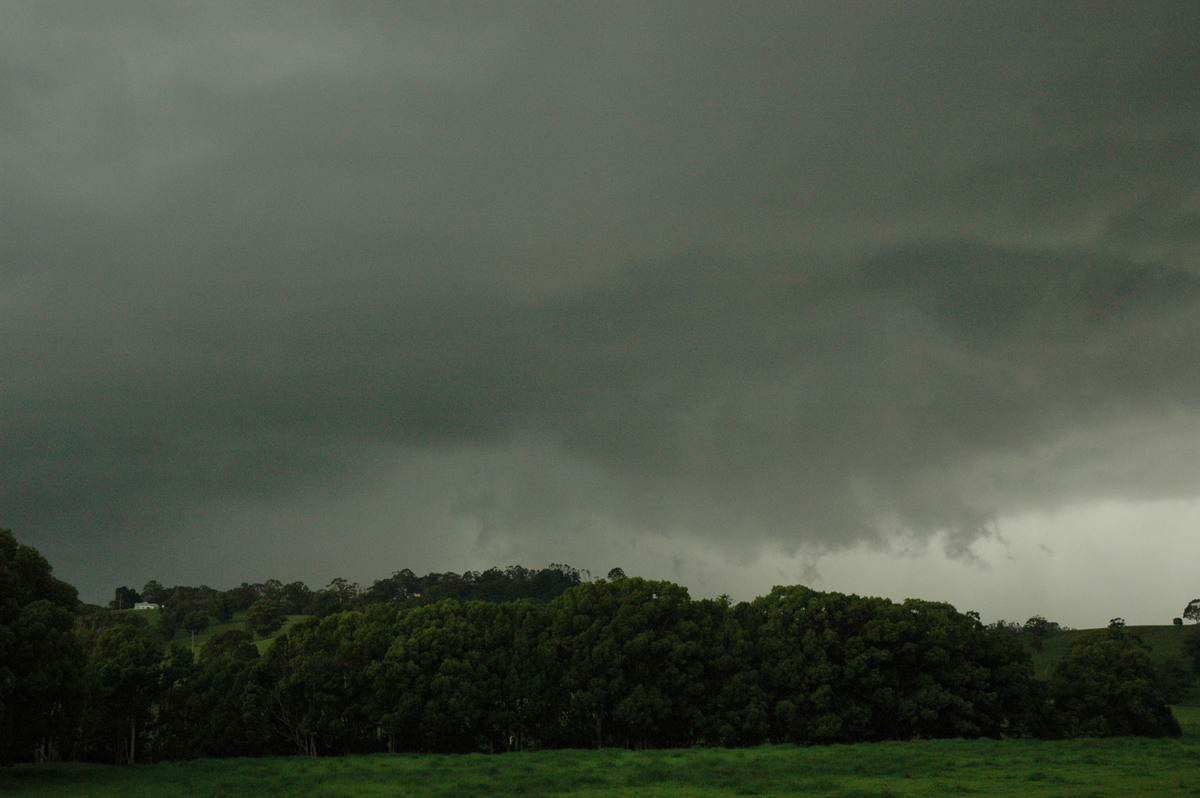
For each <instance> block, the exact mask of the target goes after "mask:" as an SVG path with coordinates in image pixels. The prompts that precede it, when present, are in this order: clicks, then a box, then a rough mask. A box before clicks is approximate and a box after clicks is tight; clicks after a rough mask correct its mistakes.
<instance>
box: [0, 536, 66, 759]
mask: <svg viewBox="0 0 1200 798" xmlns="http://www.w3.org/2000/svg"><path fill="white" fill-rule="evenodd" d="M78 603H79V600H78V597H77V593H76V591H75V588H73V587H71V586H70V585H68V584H67V583H66V582H62V581H60V580H58V579H55V578H54V577H53V576H51V568H50V564H49V563H48V562H46V560H45V558H43V557H42V555H41V554H39V553H38V552H37V550H36V549H34V548H32V547H30V546H24V545H21V544H19V543H17V541H16V538H14V537H13V535H12V533H11V532H9V531H8V530H7V529H0V762H13V761H27V760H30V759H56V758H58V756H59V752H60V750H61V746H62V744H63V742H64V737H65V735H66V733H67V732H68V730H69V729H70V728H71V726H72V725H73V724H74V721H75V718H76V716H77V714H78V712H79V710H80V707H81V702H82V689H81V688H82V684H83V678H82V673H83V663H84V653H83V648H82V646H81V644H80V642H79V639H78V637H77V636H76V635H75V634H74V631H73V630H74V624H75V610H76V607H77V606H78Z"/></svg>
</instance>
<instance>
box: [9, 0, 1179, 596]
mask: <svg viewBox="0 0 1200 798" xmlns="http://www.w3.org/2000/svg"><path fill="white" fill-rule="evenodd" d="M67 10H68V9H67V7H58V6H56V5H55V4H52V3H51V4H24V5H17V6H14V7H9V8H6V9H5V10H4V11H3V12H0V19H2V22H3V24H2V25H0V31H2V33H0V147H2V149H0V182H2V183H3V186H4V190H3V196H2V198H0V210H2V213H0V253H2V255H0V257H3V263H0V341H2V342H3V344H2V348H0V452H3V458H0V510H2V513H3V515H2V517H0V524H3V525H4V526H8V527H11V528H13V529H14V530H15V531H16V532H17V534H18V536H19V537H22V538H23V539H29V540H30V541H31V542H33V543H35V545H40V547H41V548H43V550H44V551H46V553H47V554H48V556H50V557H51V560H52V562H56V563H58V564H59V566H60V568H59V570H60V572H61V573H60V575H62V576H63V577H64V578H68V579H74V580H75V581H77V582H79V583H80V584H81V586H83V587H84V588H85V593H87V592H88V591H89V590H90V591H93V592H94V593H95V594H100V593H103V592H107V591H108V590H110V589H111V588H112V587H113V586H114V585H113V584H110V583H113V582H119V581H131V580H132V581H136V580H138V579H143V580H144V579H148V578H151V577H152V576H154V577H157V578H164V577H165V578H166V579H167V581H181V582H187V581H199V579H200V578H205V579H208V580H209V581H214V582H221V581H222V578H223V577H222V575H223V574H228V576H229V579H228V580H227V581H231V582H236V581H241V580H242V579H249V580H251V581H254V580H257V579H262V578H267V577H268V576H274V577H278V578H308V579H314V580H315V581H318V582H319V581H320V580H321V579H322V578H325V579H327V578H331V577H332V576H334V575H336V574H334V573H328V574H325V573H323V567H324V566H326V565H328V564H329V563H331V562H333V563H335V564H336V565H337V566H338V567H341V568H343V569H345V570H347V571H350V572H351V575H352V576H354V577H357V578H364V579H370V578H374V577H379V576H385V575H387V574H388V573H390V571H391V570H394V569H396V568H400V567H414V565H415V567H417V568H418V569H419V568H421V567H427V568H430V569H433V568H438V569H451V568H463V567H467V565H464V564H462V561H463V560H466V561H467V562H468V563H481V564H483V565H485V566H486V565H487V564H492V562H494V561H495V560H496V558H501V557H504V558H507V557H512V558H516V559H521V560H524V561H526V562H528V563H530V564H540V562H538V560H539V559H540V560H541V561H561V560H564V559H568V557H567V556H560V552H565V553H566V554H576V555H579V556H589V557H591V556H594V557H602V556H609V555H611V556H612V557H613V558H614V559H620V560H621V562H614V563H611V564H622V565H623V566H624V567H625V568H626V569H627V570H630V571H631V572H636V571H637V568H636V567H633V568H631V567H630V564H629V561H628V560H626V559H625V558H629V557H632V558H640V557H642V556H650V555H648V554H646V552H647V551H649V550H650V549H653V550H654V551H656V552H659V553H658V554H656V555H654V556H655V557H661V556H665V555H663V553H664V552H669V551H671V550H675V551H676V552H677V554H676V555H675V559H676V562H675V567H676V570H677V572H678V575H679V578H681V581H684V582H685V583H687V582H688V581H689V580H688V577H689V576H691V577H692V578H700V579H701V581H703V578H701V577H699V574H700V571H699V570H696V569H697V568H700V566H694V567H693V569H692V570H690V571H689V569H688V567H686V565H681V563H682V562H683V560H684V559H686V557H687V556H688V552H692V553H693V554H694V553H695V552H696V551H699V550H701V549H703V550H704V551H709V552H711V553H713V554H712V557H713V558H714V559H713V560H712V562H718V561H722V560H725V561H728V562H732V563H735V564H738V563H740V564H741V565H742V566H745V567H750V566H751V565H752V564H753V562H754V561H755V558H757V557H760V556H765V555H763V554H762V552H766V551H774V552H776V553H777V556H781V557H788V556H793V555H794V556H796V557H800V558H801V559H800V560H797V562H801V561H804V562H807V561H808V560H804V558H806V557H818V556H819V555H821V554H823V553H831V552H845V551H854V550H862V549H863V547H866V548H867V549H871V548H872V547H873V548H875V549H879V548H881V547H882V548H885V549H886V548H887V547H889V546H893V545H895V543H896V541H904V542H905V543H904V545H909V544H920V543H921V542H922V541H927V540H935V541H937V545H938V546H940V547H941V548H943V549H944V550H945V551H947V552H949V554H950V555H951V556H952V557H956V558H959V559H967V560H970V559H971V558H972V557H975V558H976V560H978V559H979V555H978V554H977V553H976V552H977V550H978V545H979V544H980V543H981V541H986V540H989V539H992V540H994V539H997V538H1001V539H1002V538H1003V535H1004V520H1005V519H1007V518H1013V517H1017V516H1021V515H1023V514H1029V513H1035V512H1054V511H1060V510H1062V509H1063V508H1071V507H1087V506H1093V505H1095V504H1097V503H1100V502H1105V501H1121V502H1155V501H1162V500H1190V499H1192V498H1194V497H1196V496H1197V495H1198V494H1200V465H1198V464H1197V463H1200V461H1198V460H1197V458H1196V457H1195V456H1194V454H1195V452H1196V450H1197V447H1198V446H1200V412H1198V411H1200V406H1198V405H1200V390H1198V389H1200V384H1198V383H1200V347H1198V346H1197V342H1200V268H1198V266H1197V263H1198V261H1197V256H1198V255H1200V187H1198V185H1197V181H1198V178H1197V175H1200V137H1198V136H1197V133H1198V132H1200V124H1198V123H1200V105H1198V104H1197V103H1196V102H1195V88H1194V87H1195V86H1197V85H1200V59H1197V58H1195V42H1196V41H1198V40H1200V30H1198V27H1200V6H1198V5H1196V4H1194V3H1162V4H1151V3H1141V2H1139V3H1111V4H1102V5H1099V6H1097V5H1095V4H1090V3H1089V4H1054V5H1050V6H1047V5H1045V4H1041V3H1030V4H1022V3H1010V4H1003V5H996V6H992V5H975V4H972V5H963V4H960V3H939V2H933V3H924V2H914V3H905V4H896V5H888V6H884V7H881V6H879V5H876V4H861V5H860V4H854V3H849V4H847V3H842V2H838V3H801V4H794V3H780V4H770V3H768V4H755V5H749V6H747V5H740V4H739V5H730V4H725V3H712V4H706V3H680V4H672V3H664V4H653V5H651V6H646V4H644V3H628V4H624V3H611V4H608V3H606V4H596V5H591V4H584V5H574V4H568V5H563V4H557V3H549V4H540V3H506V4H491V3H478V4H475V3H467V4H459V5H455V6H452V7H448V8H443V7H440V6H439V7H437V8H435V7H433V6H418V7H404V6H402V7H397V6H395V5H394V4H388V3H367V2H358V3H356V2H342V3H337V2H311V3H287V4H279V5H267V6H261V7H255V8H253V9H248V8H247V7H245V6H244V5H243V4H226V3H215V2H214V3H197V4H192V5H189V6H188V7H186V8H176V7H174V6H163V5H157V4H148V3H140V2H139V3H134V2H129V3H124V2H112V3H101V4H89V5H88V6H86V7H83V8H79V7H76V6H74V5H72V6H70V7H69V13H67ZM300 507H305V508H307V510H306V514H307V515H308V516H309V517H310V518H321V519H324V520H326V521H328V522H330V523H332V524H336V525H337V526H339V527H340V528H331V529H328V530H327V533H326V534H322V533H321V532H320V530H318V529H312V528H308V529H307V531H306V528H305V523H304V522H303V521H298V520H297V514H298V513H299V510H298V509H297V508H300ZM338 519H340V520H338ZM347 536H349V537H347ZM347 540H351V541H353V544H347V542H346V541H347ZM380 540H387V541H389V543H388V544H387V545H386V546H381V545H380V544H379V543H378V541H380ZM235 541H236V542H235ZM366 541H375V542H374V543H367V542H366ZM654 541H657V543H655V542H654ZM1164 545H1166V542H1165V541H1164ZM647 547H649V548H647ZM689 547H691V548H689ZM695 547H700V548H695ZM348 548H349V549H355V548H357V549H359V551H360V552H361V554H360V556H358V557H357V558H356V557H355V556H354V555H353V554H351V553H349V552H348V551H347V549H348ZM172 551H175V552H186V553H187V554H186V557H184V555H182V554H175V555H173V554H170V553H169V552H172ZM164 552H167V553H164ZM456 555H457V556H461V557H462V560H456V559H455V556H456ZM409 556H411V557H412V558H413V559H412V560H409V559H406V558H407V557H409ZM381 558H391V559H389V560H388V561H387V562H381ZM414 560H419V561H421V562H414ZM655 562H658V560H655ZM662 562H666V560H662ZM189 563H190V565H191V567H193V568H195V570H196V573H199V574H201V576H200V577H193V576H189V574H188V572H187V568H188V567H189ZM425 563H428V564H427V565H425ZM578 564H581V565H585V566H589V567H590V566H592V565H594V567H595V568H596V569H597V570H599V571H603V570H606V569H607V567H609V565H610V563H608V562H600V563H594V564H593V563H578ZM285 567H286V568H294V569H297V570H299V571H300V572H301V573H297V574H293V573H292V572H289V573H282V572H280V573H277V572H276V571H275V570H274V569H276V568H285ZM712 567H716V566H712ZM143 568H145V569H149V568H160V569H165V570H172V569H175V570H176V571H178V577H177V579H176V577H172V576H169V575H167V574H152V573H145V571H144V570H141V569H143ZM717 581H719V580H717ZM764 589H765V588H764ZM858 591H859V592H871V587H870V585H862V586H859V587H858ZM918 592H919V591H918V590H914V591H913V593H914V594H916V593H918ZM96 597H97V598H99V595H97V596H96ZM931 597H934V598H936V597H937V596H936V595H932V596H931ZM1187 598H1190V596H1189V597H1183V601H1184V602H1186V600H1187ZM1165 611H1167V612H1169V611H1170V610H1165Z"/></svg>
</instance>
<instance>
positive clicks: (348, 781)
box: [0, 708, 1200, 798]
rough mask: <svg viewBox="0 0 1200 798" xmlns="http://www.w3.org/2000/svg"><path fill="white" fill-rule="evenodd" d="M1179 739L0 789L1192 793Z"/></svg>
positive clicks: (148, 769) (57, 767)
mask: <svg viewBox="0 0 1200 798" xmlns="http://www.w3.org/2000/svg"><path fill="white" fill-rule="evenodd" d="M1180 715H1181V716H1180V720H1181V722H1183V724H1184V726H1185V734H1184V737H1183V738H1182V739H1178V740H1148V739H1140V738H1113V739H1105V740H1096V739H1085V740H1068V741H1050V742H1047V741H1036V740H917V741H912V742H895V743H892V742H888V743H863V744H858V745H837V746H819V747H812V748H799V747H795V746H764V747H759V748H747V749H687V750H680V749H674V750H663V751H626V750H618V749H607V750H603V751H579V750H568V751H543V752H538V753H519V754H496V755H484V754H473V755H457V756H456V755H416V754H402V755H394V756H389V755H374V756H359V757H346V758H327V759H311V758H298V757H297V758H264V759H234V760H197V761H192V762H170V763H163V764H157V765H135V766H127V767H117V766H105V765H81V764H53V765H20V766H17V767H14V768H12V769H9V770H7V771H0V795H5V796H29V797H30V798H50V797H51V796H56V797H57V796H73V797H76V798H176V796H178V797H179V798H207V797H208V796H214V797H216V796H224V797H226V798H237V797H239V796H246V797H247V798H249V796H264V795H267V796H272V798H285V796H305V797H306V798H310V797H311V798H333V797H334V796H346V797H347V798H350V797H351V796H353V797H355V798H370V797H371V796H446V797H447V798H449V797H450V796H455V798H457V797H458V796H467V795H471V796H578V797H579V798H584V797H585V796H639V798H666V797H667V796H671V797H672V798H675V797H678V796H697V795H702V796H743V795H777V796H779V795H791V796H830V797H832V796H845V797H846V798H850V796H857V797H858V798H869V797H871V796H875V797H878V798H883V797H884V796H963V795H988V796H991V795H1012V796H1062V795H1071V796H1146V795H1154V796H1175V795H1178V796H1183V795H1188V796H1195V795H1197V790H1198V789H1200V709H1195V708H1185V709H1183V710H1182V711H1181V713H1180Z"/></svg>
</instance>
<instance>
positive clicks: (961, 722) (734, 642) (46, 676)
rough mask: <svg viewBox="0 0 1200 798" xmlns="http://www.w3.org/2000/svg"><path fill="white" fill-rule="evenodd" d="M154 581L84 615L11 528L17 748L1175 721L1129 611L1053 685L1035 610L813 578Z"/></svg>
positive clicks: (961, 729)
mask: <svg viewBox="0 0 1200 798" xmlns="http://www.w3.org/2000/svg"><path fill="white" fill-rule="evenodd" d="M134 595H136V592H135V591H132V590H130V589H128V588H122V589H121V590H120V591H118V597H117V599H116V600H115V601H116V602H117V603H118V604H119V605H124V604H125V603H126V602H127V601H128V600H130V599H132V598H133V596H134ZM141 596H142V597H143V598H153V599H158V600H159V601H160V602H164V604H163V608H162V610H161V611H160V612H159V613H158V614H157V615H154V616H152V617H155V618H156V621H157V623H155V624H149V623H147V622H146V619H145V617H146V616H145V615H144V614H143V613H137V612H130V611H110V610H104V609H101V608H88V610H87V613H86V614H79V615H78V616H76V614H75V611H76V609H77V605H78V602H77V600H76V597H75V592H74V590H73V588H71V587H70V586H69V585H66V584H64V583H62V582H59V581H58V580H56V579H54V578H53V577H52V576H50V568H49V565H48V564H47V563H46V562H45V560H44V559H42V558H41V557H40V555H38V554H37V552H36V551H34V550H32V549H30V548H28V547H25V546H20V545H18V544H17V543H16V541H15V540H14V539H13V538H12V535H11V534H9V533H7V532H3V533H0V655H2V658H0V744H2V748H0V751H2V753H3V756H4V759H5V760H6V761H14V760H30V759H35V758H39V757H42V758H53V757H55V756H73V757H78V758H85V759H93V760H98V761H115V762H133V761H142V760H145V759H153V758H183V757H194V756H255V755H263V754H289V753H301V754H309V755H326V754H346V753H360V752H373V751H445V752H458V751H503V750H521V749H530V748H547V747H585V746H614V745H615V746H626V747H661V746H690V745H755V744H761V743H767V742H791V743H798V744H812V743H830V742H854V741H871V740H888V739H908V738H912V737H980V736H987V737H1000V736H1006V735H1030V734H1036V735H1047V734H1068V735H1083V734H1086V735H1108V734H1144V735H1162V734H1178V732H1179V729H1178V726H1177V725H1175V724H1174V720H1173V718H1172V717H1171V715H1170V712H1169V710H1168V709H1167V708H1166V706H1165V704H1164V703H1163V698H1162V696H1163V694H1162V689H1161V688H1162V680H1161V678H1160V676H1161V674H1160V673H1158V672H1156V671H1155V669H1154V667H1153V666H1152V665H1151V664H1150V662H1149V660H1148V658H1147V657H1146V654H1145V652H1144V650H1143V649H1142V647H1141V645H1140V643H1139V642H1138V640H1137V638H1136V637H1135V636H1133V635H1132V634H1131V633H1130V632H1129V631H1128V630H1127V629H1124V628H1122V627H1120V626H1117V625H1114V626H1113V627H1112V628H1110V629H1108V630H1105V631H1104V632H1102V633H1100V634H1097V635H1089V636H1084V637H1081V638H1079V640H1077V641H1076V642H1075V644H1074V645H1072V647H1071V649H1070V651H1069V652H1068V654H1067V655H1066V657H1064V659H1063V660H1062V662H1061V663H1060V664H1059V666H1058V668H1057V669H1056V670H1055V671H1054V674H1053V678H1052V679H1051V681H1050V683H1049V684H1048V685H1047V684H1044V683H1041V682H1038V681H1037V680H1035V679H1034V678H1033V676H1032V669H1031V665H1030V656H1029V650H1028V647H1027V646H1026V645H1025V644H1023V643H1022V642H1021V639H1020V638H1024V639H1025V640H1026V641H1031V640H1036V641H1041V640H1043V639H1044V638H1045V637H1047V636H1048V635H1049V634H1051V633H1053V631H1054V628H1056V627H1057V625H1056V624H1052V623H1051V622H1048V621H1045V619H1043V618H1041V617H1040V616H1035V617H1034V618H1031V619H1030V621H1029V622H1027V623H1026V624H1024V625H1019V624H995V625H993V626H990V627H985V626H984V625H982V624H981V623H980V622H979V619H978V617H976V616H975V615H974V614H971V613H965V614H964V613H960V612H958V611H957V610H956V609H955V608H954V607H952V606H950V605H948V604H944V603H939V602H930V601H919V600H913V599H910V600H907V601H904V602H894V601H890V600H888V599H884V598H870V597H861V596H854V595H845V594H840V593H830V592H821V591H816V590H812V589H810V588H807V587H802V586H791V587H777V588H774V589H773V590H772V591H771V592H770V593H769V594H767V595H765V596H762V597H759V598H757V599H755V600H754V601H752V602H748V603H740V604H734V603H732V602H731V601H729V600H728V599H725V598H721V599H718V600H701V601H696V600H693V599H692V598H691V597H690V596H689V595H688V592H687V590H686V589H685V588H683V587H681V586H679V585H676V584H673V583H671V582H665V581H655V580H647V579H642V578H640V577H630V576H626V575H625V574H624V572H623V571H618V569H614V570H613V571H611V572H610V574H609V578H608V579H591V578H588V579H584V578H583V574H582V572H580V571H577V570H575V569H572V568H569V567H567V566H552V567H551V568H549V569H543V570H541V571H531V570H527V569H524V568H519V567H513V568H508V569H504V570H500V569H490V570H489V571H485V572H482V573H472V572H468V573H466V574H462V575H459V574H453V573H448V574H430V575H427V576H425V577H417V576H415V575H414V574H412V572H410V571H398V572H395V573H394V574H393V575H392V576H391V577H390V578H388V579H384V580H378V581H376V582H375V583H373V584H372V585H371V586H370V587H369V588H367V589H366V590H361V589H359V587H358V586H357V585H355V584H353V583H349V582H347V581H346V580H341V579H337V580H333V581H332V582H331V583H330V584H329V585H328V586H327V587H326V588H323V589H321V590H317V591H310V590H309V589H308V588H306V587H305V586H304V585H303V583H299V582H293V583H290V584H284V583H282V582H279V581H276V580H269V581H268V582H266V583H263V584H260V585H248V584H243V585H241V586H239V587H237V588H233V589H232V590H228V591H219V590H214V589H212V588H209V587H207V586H203V585H202V586H200V587H187V586H176V587H173V588H167V587H164V586H163V585H161V584H159V583H158V582H155V581H151V582H149V583H147V585H146V586H145V587H144V588H143V590H142V591H141ZM285 610H287V611H288V614H292V615H296V614H307V615H308V617H307V618H305V619H302V620H299V621H298V622H296V623H294V624H292V625H291V626H290V627H289V628H288V630H287V631H286V632H285V633H282V634H280V635H279V636H278V637H276V638H275V640H274V641H273V642H272V643H271V644H270V645H269V646H266V645H265V644H261V645H264V649H265V652H266V653H265V654H264V655H261V656H260V654H259V646H256V645H255V644H254V642H253V636H252V632H255V633H257V634H259V635H260V636H261V635H267V634H272V633H274V631H275V629H276V628H278V626H277V625H278V624H279V623H280V622H281V620H282V618H283V615H284V611H285ZM294 610H306V612H304V613H300V612H292V611H294ZM239 613H240V614H241V617H242V618H243V619H244V624H245V626H246V629H247V630H246V631H241V630H237V629H233V630H226V631H223V632H221V633H219V634H216V635H212V636H211V638H210V639H208V641H207V642H206V643H205V644H204V645H203V647H202V648H201V649H200V651H199V652H198V654H197V653H194V652H193V651H190V650H187V649H184V648H181V647H174V648H172V647H171V646H170V639H171V636H172V635H173V634H174V632H175V629H176V627H177V626H179V625H180V624H182V625H183V626H184V627H186V628H190V629H193V630H195V631H196V632H200V631H201V630H202V628H203V627H205V626H207V625H208V624H209V623H210V621H211V620H212V619H214V618H220V619H224V620H225V621H227V622H228V621H230V620H231V619H232V618H234V616H235V615H238V614H239Z"/></svg>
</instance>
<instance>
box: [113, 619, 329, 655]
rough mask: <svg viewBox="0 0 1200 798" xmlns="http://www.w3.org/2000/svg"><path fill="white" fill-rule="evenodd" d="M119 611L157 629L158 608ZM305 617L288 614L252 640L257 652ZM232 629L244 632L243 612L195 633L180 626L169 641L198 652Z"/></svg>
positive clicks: (159, 620)
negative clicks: (271, 631)
mask: <svg viewBox="0 0 1200 798" xmlns="http://www.w3.org/2000/svg"><path fill="white" fill-rule="evenodd" d="M119 612H121V613H131V614H132V613H136V615H137V617H139V618H144V619H145V620H146V623H147V624H148V625H149V626H150V628H151V629H157V628H158V627H159V624H160V622H161V620H162V618H161V613H160V612H159V611H158V610H119ZM307 617H308V616H307V615H288V616H287V620H286V621H284V623H283V627H282V628H281V629H280V630H279V631H278V632H276V633H275V634H273V635H271V636H270V637H268V638H265V639H263V640H255V641H254V645H256V646H257V647H258V653H260V654H263V653H266V650H267V649H268V648H269V647H270V646H271V643H273V642H274V641H275V638H276V637H278V636H279V635H281V634H283V633H285V632H286V631H287V630H288V629H289V628H290V627H291V625H292V624H294V623H296V621H299V620H300V619H301V618H307ZM233 629H236V630H237V631H239V632H244V631H245V630H246V623H245V613H242V612H239V613H237V614H236V615H234V616H233V620H231V621H228V622H226V623H217V624H213V625H212V626H209V627H208V628H207V629H205V630H204V631H202V632H196V634H195V635H193V634H192V633H191V632H189V631H187V630H186V629H182V628H181V629H179V630H177V631H176V632H175V636H174V637H173V638H171V640H170V641H169V642H171V643H172V644H178V645H181V646H184V647H187V648H193V649H194V650H195V651H196V652H199V651H200V649H201V648H202V647H203V646H204V644H205V643H207V642H208V641H209V639H210V638H212V637H213V635H217V634H220V633H221V632H228V631H230V630H233Z"/></svg>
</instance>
